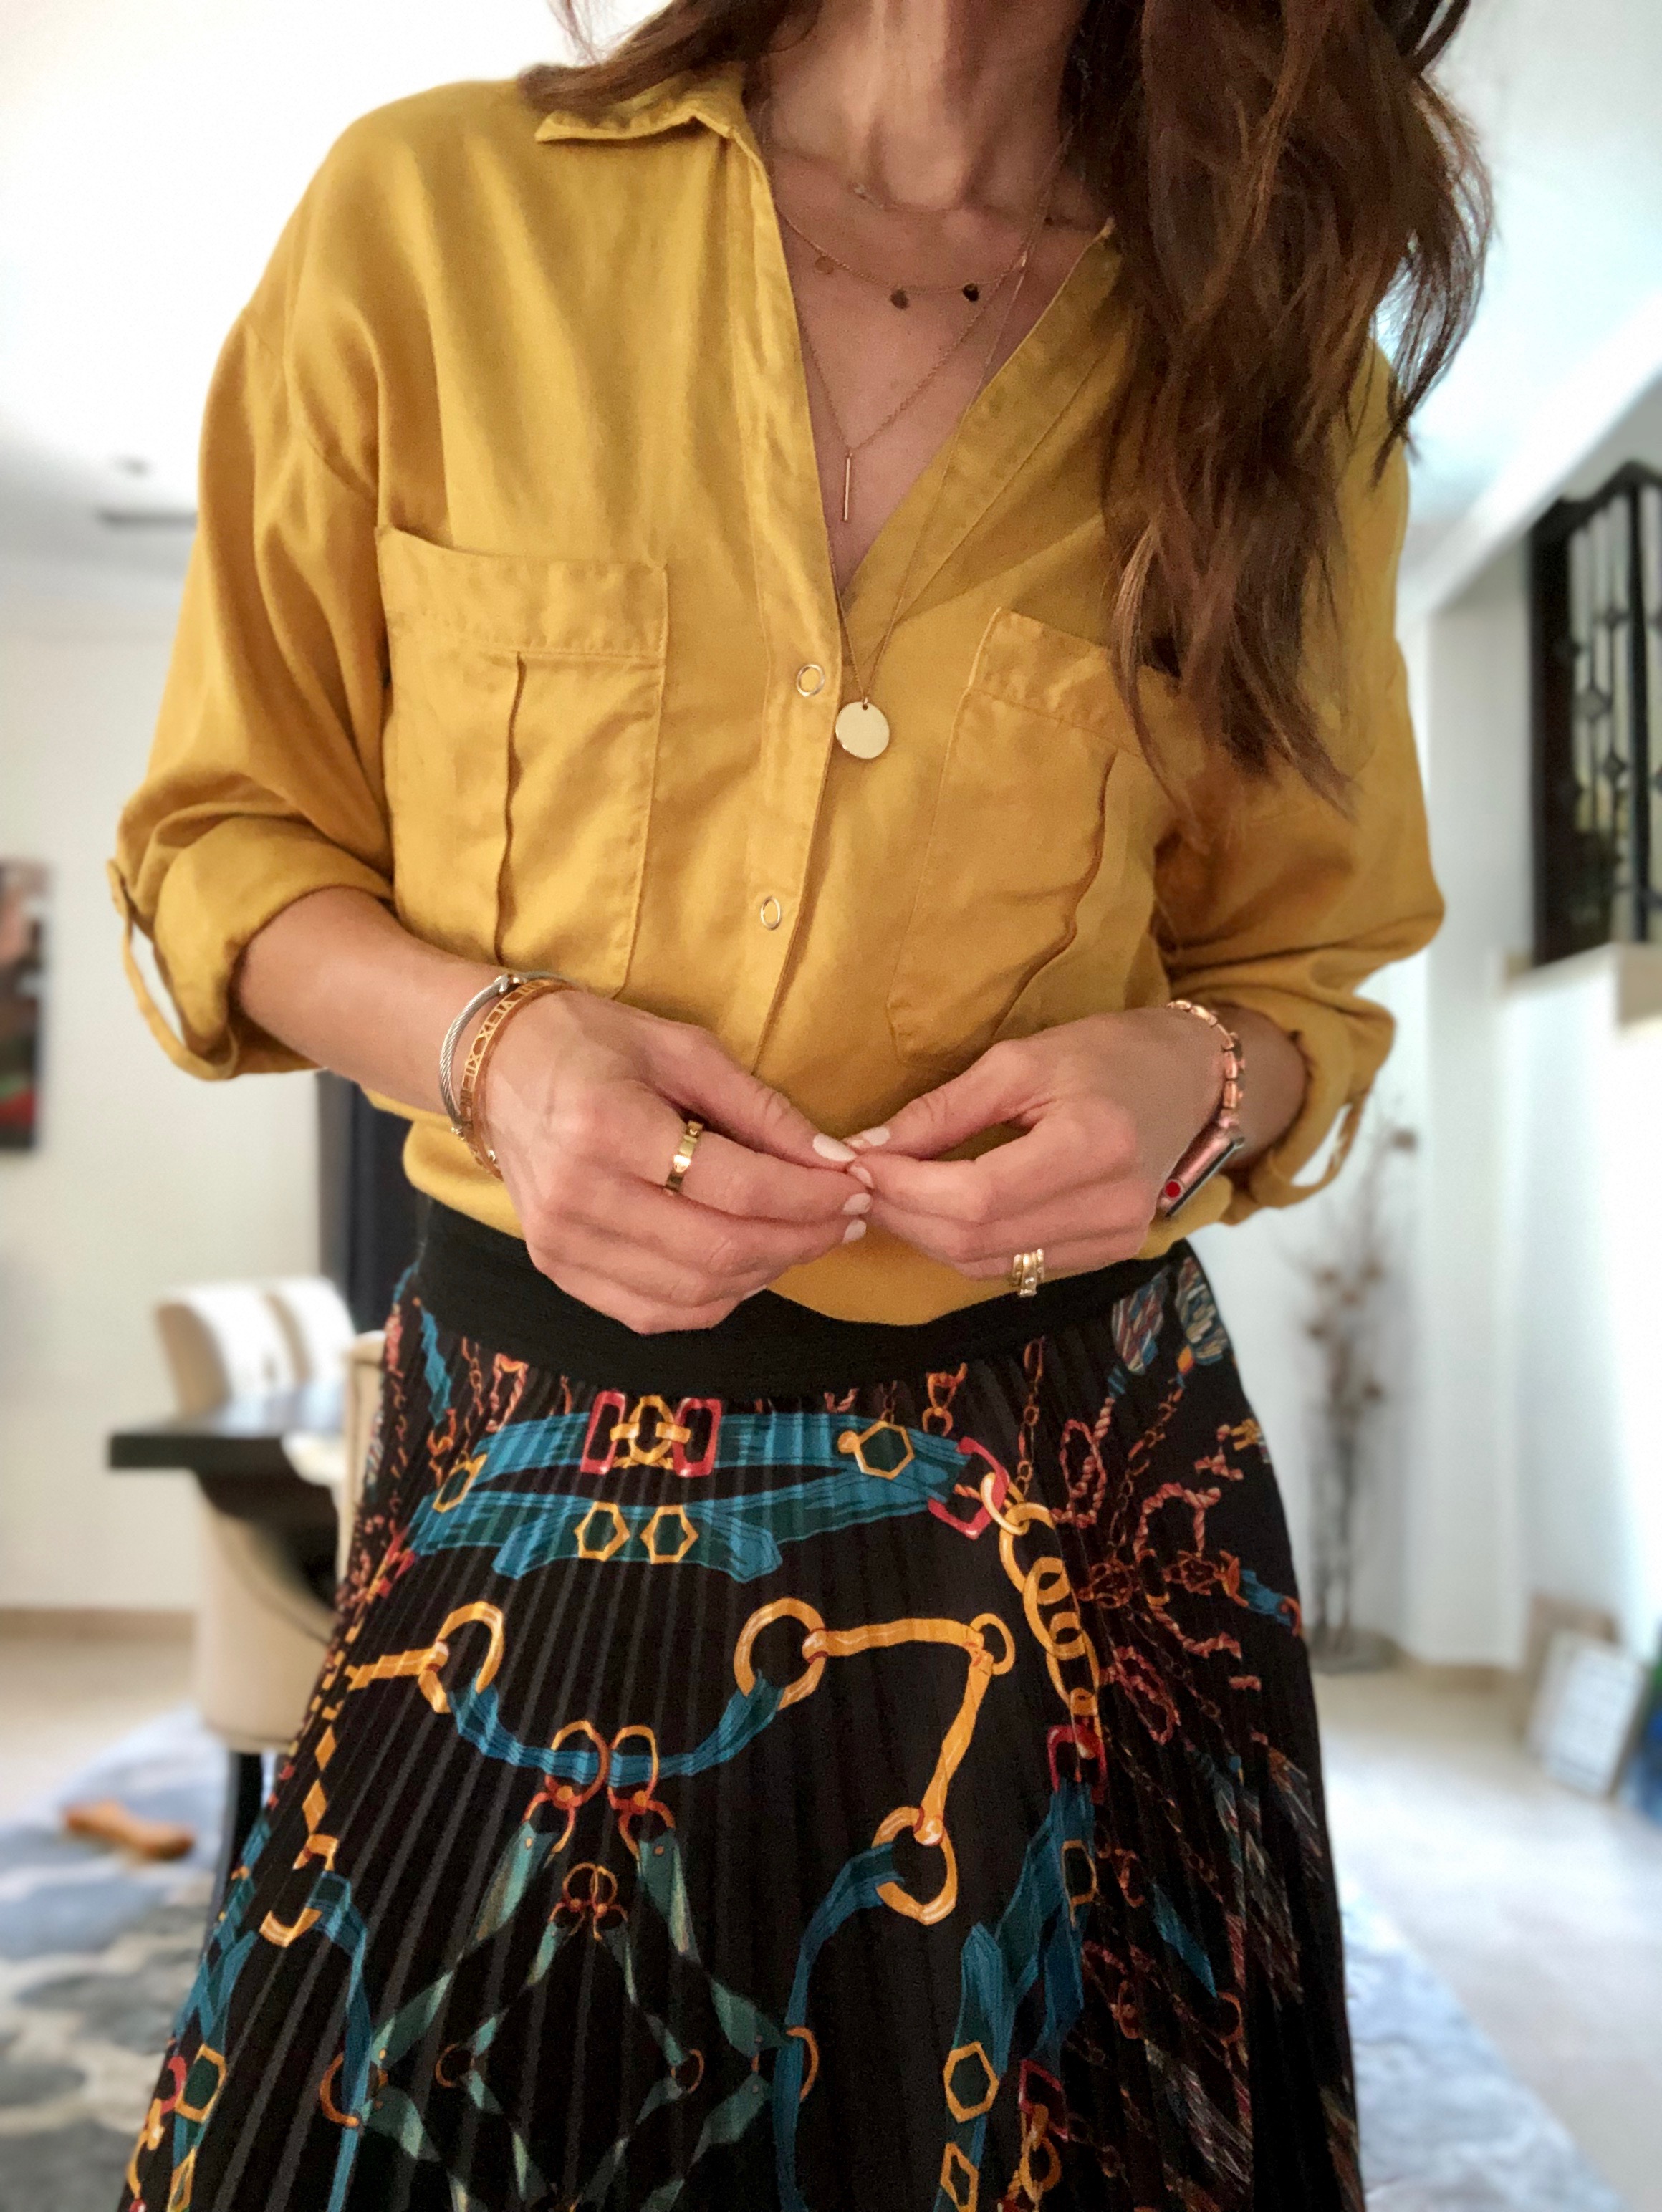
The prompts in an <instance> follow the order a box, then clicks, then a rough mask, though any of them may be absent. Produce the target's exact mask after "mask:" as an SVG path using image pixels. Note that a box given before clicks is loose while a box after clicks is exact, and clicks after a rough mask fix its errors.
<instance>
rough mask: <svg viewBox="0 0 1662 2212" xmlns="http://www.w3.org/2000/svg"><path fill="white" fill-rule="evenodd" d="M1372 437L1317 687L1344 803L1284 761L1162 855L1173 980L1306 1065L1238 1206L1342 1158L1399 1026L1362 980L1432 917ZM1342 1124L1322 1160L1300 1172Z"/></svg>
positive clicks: (1284, 1200) (1398, 503)
mask: <svg viewBox="0 0 1662 2212" xmlns="http://www.w3.org/2000/svg"><path fill="white" fill-rule="evenodd" d="M1370 414H1371V415H1373V410H1370ZM1376 451H1377V416H1373V419H1372V420H1371V421H1370V422H1368V423H1367V424H1365V427H1364V431H1363V435H1362V436H1361V439H1360V440H1359V441H1358V447H1357V452H1356V455H1355V459H1354V460H1353V462H1352V465H1351V466H1350V469H1349V471H1348V474H1347V479H1346V483H1345V486H1344V492H1343V500H1344V525H1345V556H1344V559H1343V562H1342V567H1341V568H1340V571H1339V574H1338V578H1337V582H1336V587H1335V591H1334V593H1333V605H1332V611H1331V615H1330V618H1329V619H1328V620H1327V621H1326V623H1324V625H1322V629H1323V633H1324V635H1323V636H1322V639H1321V641H1320V644H1319V647H1318V652H1319V656H1320V668H1319V670H1318V674H1317V676H1316V677H1315V678H1313V679H1312V696H1314V698H1315V700H1316V702H1317V704H1318V708H1319V710H1320V713H1321V715H1322V720H1323V723H1324V730H1325V733H1326V735H1327V738H1328V743H1329V747H1330V751H1331V752H1332V754H1333V757H1334V758H1335V760H1336V762H1337V763H1338V765H1339V766H1340V768H1341V769H1342V771H1343V772H1344V773H1345V774H1346V775H1348V778H1349V787H1348V793H1347V795H1346V798H1345V800H1344V802H1343V804H1342V806H1340V805H1335V804H1333V803H1332V802H1331V801H1330V800H1329V799H1324V798H1323V797H1321V796H1319V795H1318V794H1317V793H1315V792H1313V791H1312V790H1311V789H1310V788H1309V787H1307V786H1306V785H1304V784H1303V783H1302V782H1301V781H1297V780H1295V779H1294V778H1292V777H1290V776H1284V777H1282V778H1279V779H1277V780H1276V781H1275V782H1273V783H1270V784H1267V785H1261V786H1257V787H1249V789H1248V792H1247V794H1246V796H1245V799H1242V798H1241V797H1240V795H1239V787H1237V793H1236V803H1235V804H1234V805H1233V807H1232V808H1230V809H1229V810H1227V814H1226V815H1225V820H1224V826H1223V827H1222V828H1221V829H1217V830H1215V831H1214V832H1212V834H1209V835H1199V834H1195V833H1193V832H1192V831H1190V832H1179V833H1178V834H1176V835H1174V836H1172V838H1171V839H1170V840H1169V841H1168V843H1167V845H1166V848H1165V849H1164V850H1163V852H1162V854H1161V855H1160V862H1159V867H1158V873H1157V889H1158V902H1159V909H1160V915H1161V918H1162V919H1161V924H1160V937H1161V950H1162V954H1163V957H1164V959H1165V963H1166V973H1167V975H1168V977H1169V979H1170V982H1171V987H1172V994H1173V995H1174V996H1177V997H1182V998H1188V999H1192V1000H1196V1001H1198V1002H1200V1003H1202V1004H1205V1005H1209V1006H1218V1007H1223V1006H1245V1007H1247V1008H1250V1009H1251V1010H1252V1011H1254V1012H1257V1013H1261V1014H1264V1015H1267V1016H1268V1017H1269V1019H1270V1020H1271V1021H1273V1022H1275V1024H1277V1025H1278V1026H1279V1027H1280V1028H1281V1029H1282V1030H1284V1031H1285V1032H1286V1033H1287V1035H1288V1036H1289V1037H1291V1038H1292V1040H1293V1041H1294V1043H1295V1044H1296V1045H1297V1046H1298V1048H1299V1050H1300V1053H1301V1054H1302V1055H1303V1058H1304V1060H1305V1064H1306V1070H1307V1072H1308V1081H1307V1085H1306V1093H1305V1099H1304V1103H1303V1106H1302V1108H1301V1109H1300V1112H1299V1114H1298V1116H1297V1118H1296V1119H1295V1120H1294V1123H1293V1125H1292V1127H1290V1128H1289V1129H1288V1131H1287V1133H1286V1134H1285V1135H1284V1136H1283V1137H1282V1139H1280V1141H1279V1142H1278V1143H1277V1144H1275V1145H1274V1146H1271V1147H1270V1148H1269V1151H1268V1152H1264V1153H1263V1155H1261V1157H1260V1158H1258V1159H1257V1160H1256V1161H1255V1162H1254V1163H1253V1164H1252V1165H1251V1168H1249V1169H1247V1170H1245V1171H1243V1173H1242V1174H1240V1175H1239V1176H1238V1177H1237V1178H1236V1179H1235V1185H1234V1190H1233V1196H1232V1197H1231V1200H1230V1202H1229V1206H1228V1210H1227V1212H1226V1213H1225V1215H1224V1217H1223V1218H1225V1219H1227V1220H1230V1221H1239V1220H1241V1219H1244V1218H1245V1217H1246V1216H1247V1215H1248V1214H1250V1213H1251V1212H1255V1211H1256V1210H1257V1208H1258V1207H1259V1206H1290V1205H1293V1204H1294V1203H1295V1202H1296V1201H1297V1200H1300V1199H1302V1198H1306V1197H1308V1196H1310V1195H1311V1194H1312V1193H1313V1192H1314V1191H1316V1190H1318V1189H1319V1188H1322V1186H1323V1184H1324V1182H1327V1181H1328V1180H1330V1176H1332V1175H1333V1174H1334V1173H1336V1171H1337V1169H1338V1168H1339V1166H1340V1165H1341V1164H1342V1161H1343V1158H1344V1154H1345V1152H1346V1150H1347V1149H1348V1143H1349V1139H1350V1137H1351V1135H1352V1134H1354V1132H1355V1127H1356V1124H1357V1121H1358V1119H1359V1118H1360V1115H1361V1109H1362V1107H1363V1105H1364V1104H1365V1103H1366V1101H1367V1095H1368V1091H1369V1089H1370V1087H1371V1086H1372V1085H1373V1079H1374V1078H1375V1076H1376V1075H1377V1074H1378V1073H1379V1068H1380V1066H1382V1064H1383V1063H1384V1061H1385V1056H1386V1054H1388V1053H1389V1051H1390V1049H1391V1036H1392V1023H1391V1017H1390V1015H1389V1014H1388V1013H1387V1012H1385V1009H1384V1008H1383V1007H1382V1006H1376V1005H1374V1004H1373V1002H1371V1001H1370V1000H1367V999H1366V998H1363V997H1361V995H1360V994H1359V986H1360V985H1361V984H1362V983H1363V982H1364V981H1366V980H1367V977H1368V976H1369V975H1372V974H1373V972H1374V971H1375V970H1376V969H1379V968H1382V967H1384V966H1385V965H1386V964H1387V963H1390V962H1391V961H1395V960H1402V959H1405V958H1407V957H1409V955H1410V954H1412V953H1415V952H1417V951H1420V949H1421V948H1422V946H1423V945H1426V944H1428V942H1429V940H1430V939H1431V938H1432V937H1433V936H1434V934H1435V933H1436V929H1437V926H1438V924H1439V922H1440V921H1441V919H1442V912H1443V907H1442V900H1441V898H1440V896H1439V893H1438V890H1437V885H1436V881H1435V878H1434V876H1433V874H1432V868H1431V858H1430V853H1429V849H1428V838H1427V830H1426V813H1425V802H1424V797H1423V793H1422V786H1421V779H1420V770H1419V763H1418V759H1417V757H1416V754H1415V744H1414V732H1413V729H1412V726H1411V724H1410V721H1409V707H1408V685H1407V677H1406V672H1405V670H1404V668H1403V658H1402V654H1401V653H1400V651H1399V650H1398V647H1397V640H1396V629H1395V614H1396V577H1397V558H1398V555H1399V552H1400V549H1401V544H1402V535H1403V525H1404V521H1405V519H1406V511H1407V476H1406V468H1405V465H1404V463H1403V459H1402V457H1401V455H1400V453H1397V455H1395V456H1393V458H1392V459H1391V462H1390V464H1389V465H1387V467H1386V469H1385V471H1384V473H1383V475H1379V474H1378V473H1377V472H1376V471H1375V468H1374V465H1373V458H1372V457H1373V453H1375V452H1376ZM1323 671H1325V672H1323ZM1248 1080H1249V1082H1250V1080H1251V1070H1250V1067H1249V1070H1248ZM1336 1124H1338V1125H1339V1135H1338V1141H1337V1143H1336V1146H1335V1147H1334V1151H1333V1153H1332V1155H1331V1157H1330V1161H1329V1163H1328V1165H1327V1168H1326V1170H1325V1171H1324V1172H1323V1173H1321V1174H1318V1176H1314V1177H1313V1178H1312V1179H1310V1180H1308V1181H1306V1182H1300V1181H1299V1179H1298V1178H1299V1176H1300V1171H1301V1170H1304V1169H1305V1168H1306V1166H1307V1165H1308V1164H1310V1162H1311V1161H1312V1159H1314V1158H1315V1156H1316V1155H1317V1153H1318V1152H1319V1151H1320V1150H1321V1147H1322V1146H1323V1145H1324V1142H1325V1141H1326V1140H1327V1139H1328V1137H1329V1136H1330V1133H1332V1132H1333V1130H1334V1127H1335V1125H1336Z"/></svg>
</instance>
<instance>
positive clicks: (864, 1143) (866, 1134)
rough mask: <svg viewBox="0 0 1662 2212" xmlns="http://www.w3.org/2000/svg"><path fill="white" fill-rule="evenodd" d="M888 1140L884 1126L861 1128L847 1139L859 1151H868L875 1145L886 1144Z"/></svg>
mask: <svg viewBox="0 0 1662 2212" xmlns="http://www.w3.org/2000/svg"><path fill="white" fill-rule="evenodd" d="M888 1141H889V1133H888V1131H887V1129H886V1128H882V1129H862V1130H861V1132H860V1134H859V1135H858V1136H857V1137H850V1138H849V1143H850V1144H851V1145H853V1146H855V1148H856V1150H858V1151H860V1152H865V1151H868V1150H869V1149H870V1148H871V1147H872V1146H875V1145H886V1144H887V1143H888Z"/></svg>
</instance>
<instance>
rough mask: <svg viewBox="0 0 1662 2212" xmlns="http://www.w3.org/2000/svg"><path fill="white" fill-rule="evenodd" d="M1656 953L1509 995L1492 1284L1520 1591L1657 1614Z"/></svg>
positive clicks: (1584, 968) (1647, 1643) (1568, 970)
mask: <svg viewBox="0 0 1662 2212" xmlns="http://www.w3.org/2000/svg"><path fill="white" fill-rule="evenodd" d="M1659 1014H1662V950H1659V949H1657V948H1655V947H1653V946H1649V945H1642V946H1633V945H1621V946H1617V945H1609V946H1605V947H1604V948H1603V949H1602V950H1600V951H1597V952H1589V953H1583V954H1582V955H1580V957H1578V958H1576V959H1573V960H1562V961H1557V962H1555V963H1553V965H1552V966H1551V967H1549V968H1543V969H1539V970H1537V972H1536V973H1535V974H1534V975H1531V976H1530V977H1529V978H1527V979H1526V980H1525V981H1520V982H1519V984H1518V985H1516V986H1515V987H1514V988H1513V990H1512V991H1511V992H1509V993H1508V994H1507V1005H1506V1006H1505V1008H1504V1010H1503V1013H1502V1018H1501V1036H1502V1048H1503V1053H1504V1063H1503V1064H1504V1073H1505V1081H1506V1086H1507V1098H1508V1102H1509V1103H1508V1110H1507V1114H1506V1115H1505V1119H1504V1123H1503V1130H1504V1141H1503V1145H1502V1148H1501V1167H1502V1174H1503V1177H1504V1188H1505V1197H1506V1216H1507V1243H1506V1249H1505V1251H1504V1253H1503V1255H1502V1266H1501V1274H1502V1279H1503V1297H1504V1300H1505V1334H1504V1344H1505V1351H1506V1353H1507V1361H1508V1365H1509V1369H1510V1374H1509V1381H1510V1385H1511V1393H1512V1401H1513V1449H1514V1452H1515V1458H1516V1481H1517V1491H1518V1503H1519V1531H1520V1537H1521V1547H1520V1548H1521V1559H1520V1566H1521V1570H1522V1574H1523V1580H1524V1584H1525V1587H1526V1588H1528V1589H1542V1590H1547V1591H1549V1592H1551V1593H1552V1594H1553V1595H1555V1596H1560V1597H1565V1598H1571V1599H1575V1600H1578V1601H1580V1602H1581V1603H1583V1604H1586V1605H1594V1606H1598V1607H1603V1608H1604V1609H1605V1610H1607V1611H1608V1612H1610V1613H1613V1614H1614V1615H1615V1616H1616V1620H1617V1621H1618V1622H1619V1623H1620V1625H1621V1626H1622V1632H1623V1635H1624V1637H1625V1638H1626V1640H1627V1642H1628V1643H1629V1645H1630V1646H1631V1647H1632V1648H1633V1649H1634V1650H1636V1651H1641V1652H1648V1651H1649V1650H1651V1649H1652V1648H1653V1644H1654V1641H1655V1637H1656V1631H1657V1625H1658V1622H1659V1620H1662V1431H1659V1428H1658V1425H1657V1421H1656V1417H1655V1377H1656V1370H1657V1358H1658V1347H1659V1345H1662V1280H1659V1269H1658V1264H1657V1262H1658V1256H1659V1255H1662V1157H1659V1154H1658V1152H1657V1147H1656V1127H1657V1111H1656V1101H1657V1099H1658V1097H1659V1096H1662V1019H1659V1018H1658V1017H1659Z"/></svg>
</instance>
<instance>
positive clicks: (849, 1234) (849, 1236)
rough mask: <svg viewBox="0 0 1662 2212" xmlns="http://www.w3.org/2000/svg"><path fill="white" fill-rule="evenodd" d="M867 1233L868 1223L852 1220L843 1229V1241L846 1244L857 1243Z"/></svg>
mask: <svg viewBox="0 0 1662 2212" xmlns="http://www.w3.org/2000/svg"><path fill="white" fill-rule="evenodd" d="M865 1233H866V1225H865V1223H864V1222H863V1221H851V1222H849V1225H848V1227H847V1228H846V1229H845V1230H844V1231H843V1243H845V1244H857V1243H859V1242H860V1240H861V1237H863V1236H864V1235H865Z"/></svg>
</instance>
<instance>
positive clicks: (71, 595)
mask: <svg viewBox="0 0 1662 2212" xmlns="http://www.w3.org/2000/svg"><path fill="white" fill-rule="evenodd" d="M9 581H10V582H11V585H12V589H11V591H10V592H9V594H8V596H7V598H6V599H4V600H3V601H0V853H3V854H7V855H8V856H15V857H19V858H23V859H29V860H45V861H46V863H47V864H48V866H50V868H51V870H52V894H51V909H50V915H49V924H48V926H49V929H50V939H49V943H48V948H47V961H48V969H47V981H46V1071H45V1084H44V1097H43V1109H42V1119H43V1128H42V1133H41V1142H40V1147H39V1149H37V1150H36V1151H34V1152H26V1153H21V1154H20V1153H6V1152H0V1606H7V1607H12V1606H71V1607H107V1606H134V1607H174V1606H188V1605H190V1604H191V1603H192V1601H193V1598H194V1593H195V1523H194V1511H193V1504H192V1494H191V1486H190V1483H189V1480H188V1478H187V1477H184V1476H180V1475H168V1474H154V1475H113V1474H109V1473H107V1471H106V1469H105V1466H104V1439H105V1436H106V1433H107V1431H108V1430H109V1429H111V1428H112V1427H113V1426H117V1425H120V1424H121V1423H123V1422H125V1421H129V1420H135V1419H147V1418H149V1417H151V1416H153V1415H155V1414H159V1413H166V1412H167V1411H168V1410H169V1409H170V1396H169V1391H168V1387H167V1376H166V1373H165V1371H164V1370H163V1367H162V1364H161V1358H160V1356H159V1353H158V1352H157V1350H156V1347H155V1342H154V1332H153V1329H152V1326H151V1322H150V1307H151V1304H152V1302H153V1301H154V1300H155V1297H157V1296H158V1295H159V1294H160V1293H161V1291H163V1290H165V1289H166V1288H167V1286H168V1285H171V1284H174V1283H178V1282H181V1281H187V1280H198V1279H204V1278H211V1277H216V1276H225V1275H246V1274H265V1273H277V1272H280V1271H293V1270H298V1269H309V1268H311V1267H314V1265H315V1264H316V1249H317V1234H316V1218H315V1199H314V1127H313V1092H312V1087H311V1079H309V1078H308V1077H305V1076H286V1077H267V1078H260V1079H254V1080H250V1081H247V1082H242V1083H236V1084H231V1085H202V1084H198V1083H194V1082H192V1080H191V1079H189V1078H187V1077H186V1076H183V1075H180V1074H179V1073H176V1072H175V1071H174V1068H173V1067H172V1066H171V1064H170V1063H169V1062H168V1061H167V1060H165V1059H164V1057H163V1056H162V1054H161V1052H160V1051H159V1050H158V1048H156V1046H155V1043H154V1042H152V1041H151V1038H150V1036H149V1032H148V1030H146V1029H145V1028H144V1027H143V1024H142V1022H141V1021H140V1019H139V1017H138V1014H137V1011H136V1009H135V1008H134V1006H133V1004H132V1001H131V998H130V997H129V995H128V992H127V987H126V984H125V981H124V979H123V977H122V974H121V969H120V963H119V952H118V932H117V926H116V920H115V916H114V915H113V911H112V910H111V907H110V903H109V897H108V894H107V890H106V889H105V886H104V877H103V872H104V859H105V855H106V854H107V852H108V851H109V849H110V844H111V840H112V836H113V829H114V823H115V818H116V815H117V813H118V811H119V808H120V805H121V803H122V801H123V799H125V796H126V794H127V793H128V792H129V791H130V790H131V787H132V786H133V785H134V784H135V783H136V782H137V780H138V777H139V775H140V774H141V772H142V770H143V763H144V757H145V753H146V750H147V748H148V745H149V729H150V723H151V720H152V719H153V716H154V714H155V704H156V700H157V697H158V695H159V693H160V690H161V680H162V675H163V671H164V670H165V667H166V664H167V643H168V638H169V635H170V633H171V628H172V617H173V607H172V604H171V599H170V596H169V594H168V593H167V591H166V590H165V589H160V590H159V589H158V588H157V587H156V586H154V585H151V586H149V589H148V590H145V589H143V587H142V586H141V585H140V584H139V583H138V582H137V580H136V581H135V582H134V583H133V584H132V585H131V586H125V585H123V583H122V582H121V581H120V580H119V579H113V578H112V577H111V576H109V575H108V574H106V575H104V576H102V577H100V576H99V575H97V574H94V573H93V572H90V571H89V572H88V573H86V574H81V575H76V574H70V573H67V572H66V573H64V574H60V575H58V576H56V577H54V578H52V579H50V580H45V581H44V582H43V580H41V579H38V578H37V579H34V580H27V579H25V580H21V581H22V588H21V590H20V589H19V588H18V586H19V583H20V580H19V579H18V578H17V577H16V576H15V575H14V576H13V577H12V578H11V579H9Z"/></svg>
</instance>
